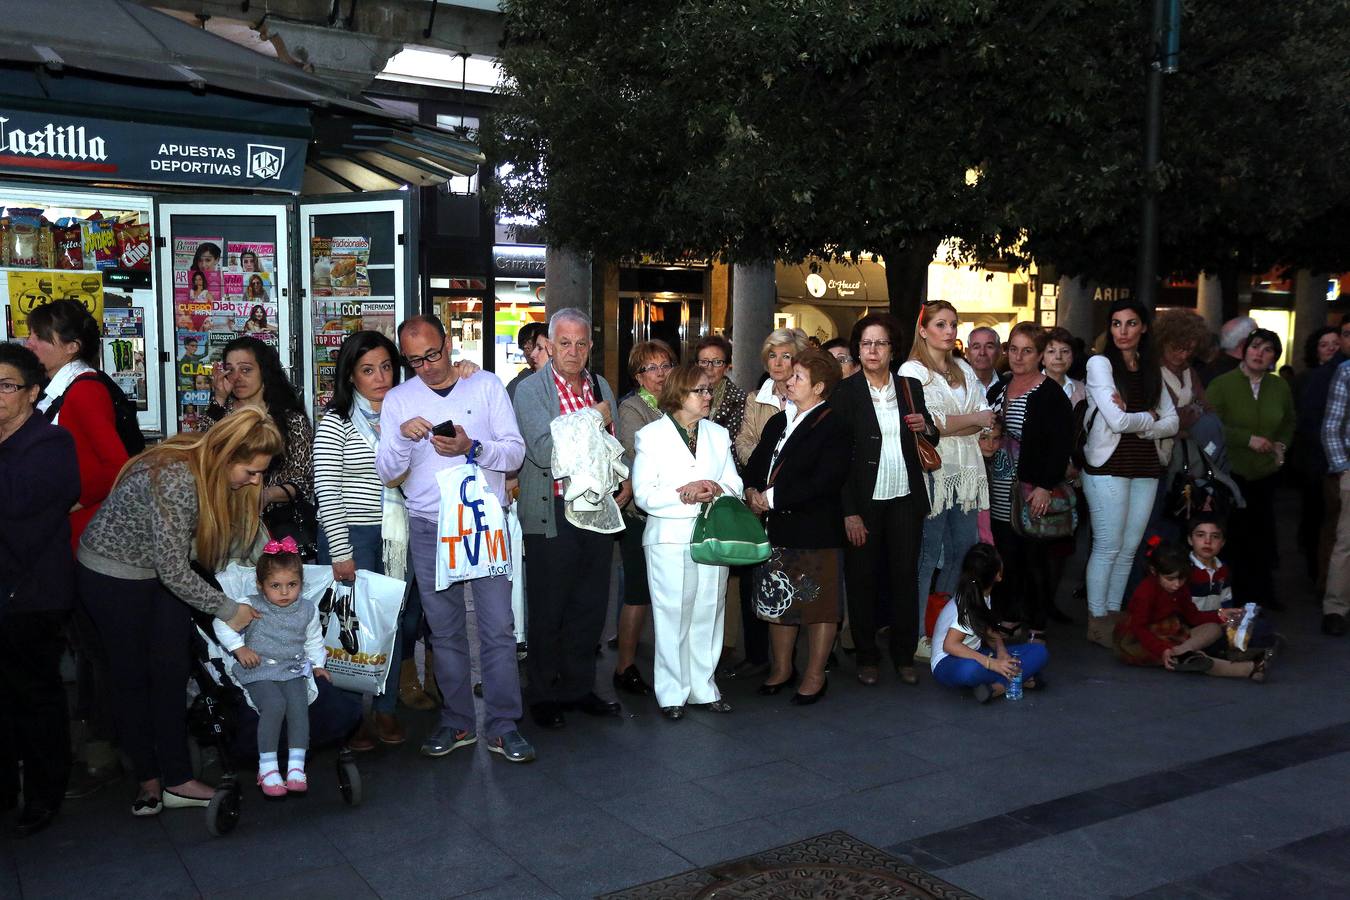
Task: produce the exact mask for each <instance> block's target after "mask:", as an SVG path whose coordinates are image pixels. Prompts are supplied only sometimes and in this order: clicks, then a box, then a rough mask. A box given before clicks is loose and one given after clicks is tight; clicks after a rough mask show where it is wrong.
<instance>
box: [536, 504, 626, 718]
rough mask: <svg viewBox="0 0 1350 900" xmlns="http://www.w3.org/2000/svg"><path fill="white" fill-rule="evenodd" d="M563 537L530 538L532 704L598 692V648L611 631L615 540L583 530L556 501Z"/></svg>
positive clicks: (612, 537)
mask: <svg viewBox="0 0 1350 900" xmlns="http://www.w3.org/2000/svg"><path fill="white" fill-rule="evenodd" d="M553 515H554V521H555V522H556V523H557V526H558V536H557V537H554V538H546V537H544V536H543V535H542V534H527V535H525V576H526V577H525V585H526V588H525V589H526V591H527V592H528V593H527V596H526V600H525V609H526V621H527V623H528V625H529V628H528V632H527V633H528V635H529V643H530V655H529V670H528V671H529V674H530V684H529V688H528V692H527V693H528V698H529V701H530V702H531V703H539V702H542V701H554V702H561V703H570V702H572V701H574V700H578V699H580V698H581V697H584V696H585V695H586V694H588V693H590V692H591V691H592V690H594V689H595V645H596V643H597V642H599V640H600V632H601V630H602V629H603V628H604V627H605V610H606V609H607V608H608V606H609V579H610V572H611V571H612V569H613V562H614V536H613V535H611V534H599V533H597V532H594V531H587V530H585V529H584V528H577V527H576V526H575V525H573V524H572V523H571V522H568V521H567V517H566V515H565V514H564V512H563V500H562V498H561V497H554V498H553Z"/></svg>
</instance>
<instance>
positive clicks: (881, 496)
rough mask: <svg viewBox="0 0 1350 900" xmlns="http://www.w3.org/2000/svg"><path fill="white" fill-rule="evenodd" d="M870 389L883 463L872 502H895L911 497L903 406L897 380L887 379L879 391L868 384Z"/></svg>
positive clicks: (879, 466) (878, 473)
mask: <svg viewBox="0 0 1350 900" xmlns="http://www.w3.org/2000/svg"><path fill="white" fill-rule="evenodd" d="M867 390H868V391H869V392H870V393H871V394H872V408H873V409H874V410H876V414H877V424H878V425H880V426H881V460H880V463H879V465H878V466H877V485H876V487H875V488H873V490H872V499H873V500H894V499H895V498H896V497H905V496H908V495H909V472H908V470H906V468H905V454H904V450H903V449H902V447H901V444H900V428H901V423H900V404H899V403H898V402H897V400H896V398H895V379H894V378H888V379H886V386H885V387H883V388H880V389H878V388H874V387H872V384H871V382H868V385H867Z"/></svg>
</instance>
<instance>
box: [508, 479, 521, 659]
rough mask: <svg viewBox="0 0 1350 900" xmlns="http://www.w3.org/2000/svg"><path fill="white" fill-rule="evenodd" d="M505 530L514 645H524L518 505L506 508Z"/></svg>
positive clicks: (513, 504)
mask: <svg viewBox="0 0 1350 900" xmlns="http://www.w3.org/2000/svg"><path fill="white" fill-rule="evenodd" d="M506 530H507V531H508V532H510V534H511V572H512V575H511V617H512V618H513V619H515V622H516V643H517V644H523V643H525V559H524V556H525V552H524V547H525V532H524V530H523V529H521V527H520V515H519V509H518V505H517V504H515V503H512V504H511V505H510V506H508V507H507V508H506Z"/></svg>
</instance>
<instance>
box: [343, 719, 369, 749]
mask: <svg viewBox="0 0 1350 900" xmlns="http://www.w3.org/2000/svg"><path fill="white" fill-rule="evenodd" d="M347 749H348V750H355V751H357V752H358V753H364V752H366V751H367V750H374V749H375V732H374V731H372V730H371V728H370V721H369V720H367V719H362V720H361V727H360V728H358V729H356V734H354V735H352V736H351V737H349V738H348V739H347Z"/></svg>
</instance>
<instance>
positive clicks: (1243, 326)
mask: <svg viewBox="0 0 1350 900" xmlns="http://www.w3.org/2000/svg"><path fill="white" fill-rule="evenodd" d="M1255 330H1256V320H1255V319H1253V318H1252V317H1251V316H1238V317H1237V318H1236V319H1229V320H1228V321H1227V322H1224V323H1223V327H1222V328H1220V329H1219V347H1220V348H1222V349H1223V350H1225V351H1228V350H1236V349H1237V348H1238V347H1240V346H1242V342H1243V341H1245V340H1247V336H1248V335H1250V334H1251V333H1252V332H1253V331H1255Z"/></svg>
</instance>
